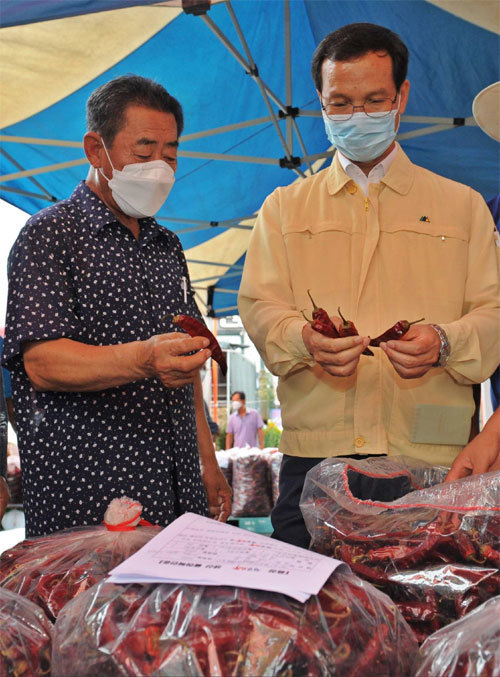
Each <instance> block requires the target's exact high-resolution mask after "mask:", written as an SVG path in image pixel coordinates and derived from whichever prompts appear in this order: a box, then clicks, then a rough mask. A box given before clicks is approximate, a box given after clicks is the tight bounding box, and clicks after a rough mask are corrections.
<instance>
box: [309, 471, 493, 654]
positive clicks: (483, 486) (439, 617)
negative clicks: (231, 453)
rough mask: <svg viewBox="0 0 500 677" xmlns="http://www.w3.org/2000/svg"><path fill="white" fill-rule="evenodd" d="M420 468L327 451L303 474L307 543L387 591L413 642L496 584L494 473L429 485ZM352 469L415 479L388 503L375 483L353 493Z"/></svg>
mask: <svg viewBox="0 0 500 677" xmlns="http://www.w3.org/2000/svg"><path fill="white" fill-rule="evenodd" d="M321 466H322V467H321ZM429 470H432V469H429ZM443 470H444V469H436V477H439V474H441V476H442V475H443V474H444V473H443V472H442V471H443ZM405 473H407V475H405ZM424 473H425V469H424V468H420V469H419V468H415V469H414V470H413V471H412V472H409V471H408V468H403V467H401V466H400V465H398V462H397V461H387V460H381V459H377V458H373V459H371V458H369V459H366V460H364V461H353V462H352V463H351V462H348V461H347V459H345V460H344V461H342V460H338V459H327V461H323V462H322V463H321V464H320V465H319V466H316V468H314V469H313V470H312V471H310V473H309V474H308V477H307V480H306V485H305V488H304V493H303V496H302V502H301V508H302V511H303V514H304V518H305V521H306V524H307V527H308V530H309V531H310V533H311V536H312V541H311V548H312V549H313V550H315V551H317V552H320V553H322V554H325V555H330V556H332V557H335V558H336V559H340V560H343V561H345V562H347V563H348V564H349V566H350V567H351V569H352V571H353V572H354V573H356V574H357V575H359V576H360V577H361V578H364V579H365V580H367V581H370V582H371V583H372V584H373V585H375V586H377V587H378V588H379V589H380V590H382V591H383V592H385V593H386V594H388V595H389V596H390V597H391V599H392V600H393V601H394V602H395V603H396V605H397V607H398V608H399V610H400V611H401V613H402V614H403V616H404V618H405V619H406V620H407V622H408V623H409V624H410V625H411V627H412V629H413V630H414V632H415V635H416V637H417V639H418V640H419V641H420V642H421V641H423V640H424V639H425V638H426V637H427V636H428V635H429V634H431V633H433V632H435V631H436V630H438V629H439V628H442V627H443V626H445V625H447V624H449V623H451V622H452V621H455V620H456V619H459V618H462V617H463V616H464V615H465V614H466V613H468V612H469V611H471V610H472V609H474V608H475V607H477V606H478V605H480V604H481V603H482V602H484V601H486V600H488V599H489V598H491V597H493V596H495V595H498V594H499V592H500V571H499V567H500V551H499V543H500V511H499V510H498V505H497V502H498V491H499V489H500V473H496V474H495V475H496V476H494V475H493V474H492V473H488V475H484V476H472V477H470V478H467V480H461V481H460V482H456V483H451V484H434V485H429V484H426V481H425V478H424ZM419 474H420V481H419ZM356 475H358V476H359V475H360V476H361V477H362V480H363V481H364V483H365V485H366V480H367V479H369V480H370V481H371V482H372V483H373V481H374V478H375V479H377V478H378V479H380V481H384V482H387V481H393V482H394V481H397V482H398V483H399V485H398V486H399V487H400V488H402V489H403V490H406V491H408V483H407V481H406V480H408V482H409V484H410V485H412V486H410V493H406V494H403V495H401V497H400V498H398V499H396V500H394V501H392V502H384V501H380V500H378V499H377V496H376V490H375V495H373V496H372V497H371V498H370V499H369V500H367V499H364V500H360V499H358V498H357V497H356V495H355V494H353V491H352V488H353V486H355V485H356V484H358V485H359V482H356V480H357V479H359V477H357V476H356ZM429 475H430V476H432V473H430V474H429V473H428V477H427V480H429ZM422 479H424V481H423V482H422V481H421V480H422ZM402 480H403V481H402ZM374 486H375V489H376V484H375V485H374ZM386 489H387V487H386ZM411 489H413V491H411Z"/></svg>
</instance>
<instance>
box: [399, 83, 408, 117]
mask: <svg viewBox="0 0 500 677" xmlns="http://www.w3.org/2000/svg"><path fill="white" fill-rule="evenodd" d="M399 92H400V94H401V101H400V104H399V114H400V115H403V113H404V112H405V109H406V104H407V103H408V94H409V93H410V81H409V80H405V81H404V82H403V84H402V85H401V87H400V89H399Z"/></svg>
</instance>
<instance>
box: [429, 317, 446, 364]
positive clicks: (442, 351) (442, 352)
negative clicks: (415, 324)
mask: <svg viewBox="0 0 500 677" xmlns="http://www.w3.org/2000/svg"><path fill="white" fill-rule="evenodd" d="M431 327H432V328H433V329H434V331H435V332H436V333H437V335H438V336H439V340H440V341H441V345H440V347H439V356H438V359H437V362H434V364H433V365H432V366H433V367H444V366H445V364H446V363H447V362H448V358H449V357H450V342H449V341H448V337H447V336H446V332H445V330H444V329H443V328H442V327H440V326H439V325H438V324H431Z"/></svg>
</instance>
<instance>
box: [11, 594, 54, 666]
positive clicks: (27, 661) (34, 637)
mask: <svg viewBox="0 0 500 677" xmlns="http://www.w3.org/2000/svg"><path fill="white" fill-rule="evenodd" d="M51 644H52V625H51V624H50V623H49V621H48V620H47V617H46V615H45V614H44V613H43V611H42V610H41V609H40V608H39V607H38V606H37V605H36V604H33V602H30V601H29V599H26V598H24V597H21V595H18V594H16V593H15V592H10V590H3V589H1V588H0V675H2V677H10V675H12V676H13V677H42V675H49V674H50V651H51Z"/></svg>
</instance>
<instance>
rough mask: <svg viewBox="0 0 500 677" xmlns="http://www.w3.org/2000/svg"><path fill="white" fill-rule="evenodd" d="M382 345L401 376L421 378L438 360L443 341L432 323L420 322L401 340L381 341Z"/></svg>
mask: <svg viewBox="0 0 500 677" xmlns="http://www.w3.org/2000/svg"><path fill="white" fill-rule="evenodd" d="M380 347H381V348H382V350H383V351H384V352H385V354H386V355H387V357H388V358H389V360H390V362H391V363H392V366H393V367H394V369H395V370H396V372H397V373H398V374H399V375H400V376H401V378H419V377H420V376H423V375H424V374H426V373H427V372H428V371H429V369H431V368H432V367H433V365H434V364H435V363H436V362H437V359H438V357H439V350H440V347H441V341H440V339H439V336H438V334H437V332H436V331H435V330H434V329H433V328H432V327H431V325H430V324H419V325H415V326H413V327H410V328H409V330H408V331H407V332H406V333H405V334H404V335H403V336H401V338H400V339H399V340H394V339H391V340H389V341H388V342H387V343H386V342H381V343H380Z"/></svg>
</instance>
